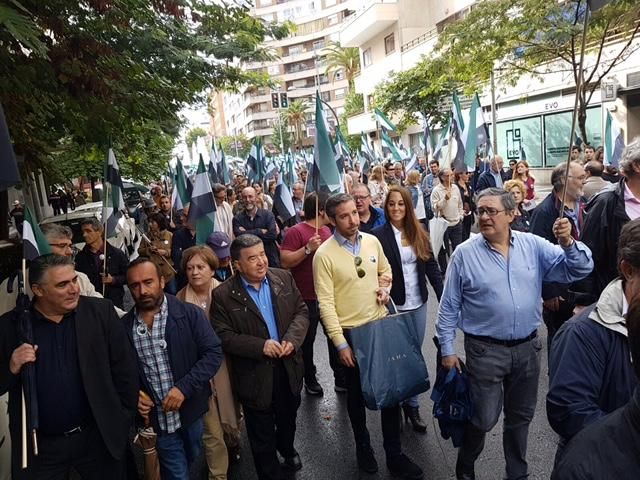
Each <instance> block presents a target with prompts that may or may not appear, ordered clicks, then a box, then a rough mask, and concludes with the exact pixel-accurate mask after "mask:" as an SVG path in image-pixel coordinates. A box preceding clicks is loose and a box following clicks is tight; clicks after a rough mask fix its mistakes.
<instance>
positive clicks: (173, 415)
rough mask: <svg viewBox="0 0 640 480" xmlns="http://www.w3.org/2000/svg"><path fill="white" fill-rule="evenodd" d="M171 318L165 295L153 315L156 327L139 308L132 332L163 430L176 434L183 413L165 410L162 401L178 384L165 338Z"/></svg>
mask: <svg viewBox="0 0 640 480" xmlns="http://www.w3.org/2000/svg"><path fill="white" fill-rule="evenodd" d="M168 318H169V305H168V304H167V297H164V299H163V300H162V306H161V307H160V311H159V312H158V313H156V314H155V315H154V317H153V325H152V328H149V327H147V325H146V324H145V323H144V320H142V317H141V316H140V314H139V313H138V312H137V311H136V321H135V322H133V332H132V335H133V343H134V345H135V347H136V352H137V353H138V358H139V359H140V363H141V364H142V371H143V373H144V376H145V377H146V379H147V381H148V382H149V385H150V386H151V394H152V395H153V403H155V404H156V413H157V415H158V424H159V425H160V428H161V429H162V430H163V431H165V432H167V433H173V432H175V431H176V430H178V429H179V428H180V426H181V424H180V413H179V412H177V411H174V412H165V411H164V410H163V409H162V401H163V400H164V398H165V397H166V396H167V394H168V393H169V390H171V388H172V387H173V386H174V382H173V372H172V371H171V364H170V363H169V351H168V349H167V341H166V340H165V332H166V328H167V319H168Z"/></svg>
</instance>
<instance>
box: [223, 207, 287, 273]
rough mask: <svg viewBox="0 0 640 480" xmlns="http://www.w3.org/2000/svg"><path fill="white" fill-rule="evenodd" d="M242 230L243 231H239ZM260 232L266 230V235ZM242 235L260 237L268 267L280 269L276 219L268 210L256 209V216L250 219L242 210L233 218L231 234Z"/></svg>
mask: <svg viewBox="0 0 640 480" xmlns="http://www.w3.org/2000/svg"><path fill="white" fill-rule="evenodd" d="M240 228H243V229H244V230H240ZM262 230H266V233H265V232H263V231H262ZM243 233H250V234H252V235H256V236H257V237H260V240H262V243H263V244H264V253H266V254H267V259H268V260H269V266H270V267H272V268H280V249H279V248H278V244H277V243H276V239H277V236H278V234H277V229H276V217H275V216H274V215H273V213H271V212H270V211H269V210H265V209H264V208H258V209H257V210H256V214H255V216H254V217H253V219H251V218H250V217H249V215H247V213H246V212H245V211H244V210H243V211H241V212H240V213H238V214H237V215H236V216H235V217H233V234H234V235H235V236H236V237H239V236H240V235H242V234H243Z"/></svg>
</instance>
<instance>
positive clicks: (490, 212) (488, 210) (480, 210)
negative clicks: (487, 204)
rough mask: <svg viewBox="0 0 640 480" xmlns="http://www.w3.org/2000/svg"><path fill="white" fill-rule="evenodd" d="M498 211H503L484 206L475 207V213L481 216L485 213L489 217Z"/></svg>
mask: <svg viewBox="0 0 640 480" xmlns="http://www.w3.org/2000/svg"><path fill="white" fill-rule="evenodd" d="M500 212H504V210H498V209H497V208H484V207H480V208H476V215H478V216H479V217H481V216H483V215H484V214H485V213H486V214H487V215H489V216H490V217H495V216H496V215H498V214H499V213H500Z"/></svg>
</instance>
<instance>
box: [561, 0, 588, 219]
mask: <svg viewBox="0 0 640 480" xmlns="http://www.w3.org/2000/svg"><path fill="white" fill-rule="evenodd" d="M576 8H580V3H578V6H577V7H576ZM588 24H589V2H586V3H585V10H584V22H583V23H582V44H581V46H580V64H579V66H578V75H577V77H576V99H575V102H574V104H573V115H572V118H571V132H570V134H569V135H570V136H569V153H568V155H567V165H566V168H565V170H564V187H563V188H562V204H561V206H560V217H559V218H564V207H565V205H566V200H567V185H568V184H569V170H570V168H571V144H572V143H573V136H574V134H575V131H576V120H577V117H578V103H579V101H580V92H581V90H582V88H583V80H584V79H583V78H582V75H583V71H584V50H585V45H586V43H587V26H588Z"/></svg>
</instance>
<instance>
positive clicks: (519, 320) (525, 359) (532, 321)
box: [437, 188, 593, 479]
mask: <svg viewBox="0 0 640 480" xmlns="http://www.w3.org/2000/svg"><path fill="white" fill-rule="evenodd" d="M476 205H477V214H478V217H479V222H480V232H481V235H478V236H477V237H475V238H473V239H471V240H470V241H467V242H465V243H463V244H462V245H460V246H459V247H458V249H456V251H455V252H454V254H453V256H452V258H451V264H450V265H449V271H448V272H447V278H446V280H445V286H444V292H443V294H442V300H441V302H440V310H439V312H438V325H437V334H438V339H439V341H440V346H441V349H442V365H443V366H444V367H445V368H447V369H451V368H457V369H460V363H459V361H458V357H457V356H456V352H455V348H454V340H455V335H456V330H457V329H458V328H460V329H461V330H462V331H463V332H464V334H465V341H464V345H465V354H466V365H467V369H468V374H469V379H470V385H471V394H472V398H473V401H474V405H475V411H474V416H473V418H472V419H471V421H470V422H469V423H468V424H467V426H466V428H465V434H464V439H463V444H462V447H461V448H460V451H459V452H458V461H457V464H456V476H457V478H458V479H473V478H475V474H474V463H475V460H476V459H477V458H478V456H479V455H480V453H481V452H482V449H483V447H484V437H485V434H486V432H488V431H490V430H491V429H492V428H493V427H494V426H495V424H496V423H497V421H498V418H499V416H500V412H501V410H502V408H503V401H504V418H505V420H504V433H503V445H504V453H505V460H506V478H508V479H521V478H526V477H527V475H528V471H527V461H526V451H527V436H528V431H529V423H530V422H531V420H532V418H533V414H534V412H535V406H536V398H537V393H538V377H539V375H540V350H541V349H542V343H541V342H540V339H539V338H538V337H537V329H538V326H539V325H540V323H541V320H542V302H541V290H542V282H543V281H545V282H549V281H554V282H562V283H570V282H574V281H576V280H580V279H582V278H584V277H586V276H587V275H588V274H589V273H590V272H591V270H592V268H593V261H592V260H591V251H590V250H589V249H588V248H587V247H586V246H585V245H584V244H582V243H580V242H577V241H575V240H574V239H573V237H572V236H571V224H570V222H569V220H567V219H566V218H563V219H558V220H556V222H555V224H554V226H553V232H554V235H555V237H556V238H557V239H558V245H553V244H551V243H550V242H548V241H546V240H544V239H543V238H540V237H537V236H535V235H532V234H528V233H521V232H514V231H512V230H511V228H510V223H511V221H512V220H513V218H514V212H515V209H516V205H515V201H514V199H513V197H512V196H511V194H510V193H508V192H505V191H504V190H502V189H499V188H488V189H486V190H484V191H482V192H481V193H480V194H478V197H477V201H476Z"/></svg>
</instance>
